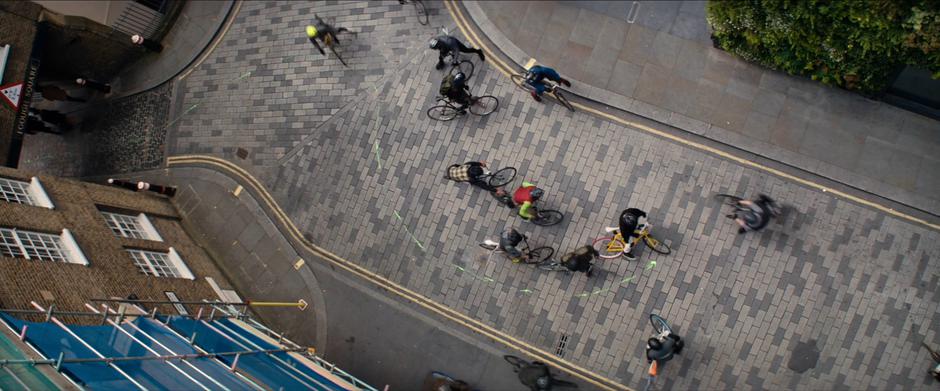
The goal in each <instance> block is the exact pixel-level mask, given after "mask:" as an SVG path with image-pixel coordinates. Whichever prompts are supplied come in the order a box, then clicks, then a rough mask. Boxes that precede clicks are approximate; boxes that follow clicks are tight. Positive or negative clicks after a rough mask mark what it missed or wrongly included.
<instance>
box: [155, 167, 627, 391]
mask: <svg viewBox="0 0 940 391" xmlns="http://www.w3.org/2000/svg"><path fill="white" fill-rule="evenodd" d="M183 164H206V165H210V166H214V167H218V168H220V169H222V170H225V171H227V172H229V173H230V174H232V175H234V176H237V177H238V178H241V179H242V180H243V181H244V182H246V183H247V184H248V185H250V187H251V188H252V189H254V190H255V192H256V193H257V194H258V195H259V196H260V197H261V200H262V201H263V202H264V203H265V204H266V205H267V206H268V208H269V209H270V210H271V211H272V212H273V213H274V214H275V217H276V218H277V220H278V221H279V222H280V223H281V224H282V225H283V226H284V227H285V228H286V229H287V232H288V234H289V235H290V236H291V237H292V238H293V239H294V240H295V241H296V242H298V243H300V244H301V245H303V246H304V248H306V249H307V250H308V251H310V252H312V253H314V254H317V255H318V256H320V257H322V258H324V259H326V260H328V261H330V262H332V263H333V264H335V265H336V266H339V267H341V268H343V269H344V270H346V271H348V272H350V273H353V274H356V275H358V276H359V277H362V278H364V279H366V280H369V281H371V282H373V283H375V284H376V285H378V286H380V287H382V288H385V289H387V290H388V291H390V292H392V293H395V294H397V295H398V296H400V297H402V298H404V299H406V300H409V301H411V302H414V303H416V304H418V305H421V306H422V307H424V308H425V309H427V310H429V311H432V312H434V313H436V314H438V315H440V316H443V317H445V318H447V319H450V320H451V321H453V322H455V323H457V324H459V325H461V326H464V327H466V328H468V329H470V330H472V331H475V332H477V333H480V334H483V335H484V336H487V337H489V338H491V339H493V340H494V341H496V342H499V343H501V344H503V345H506V346H507V347H509V348H511V349H515V350H518V351H521V352H524V353H525V354H527V355H529V356H530V357H533V358H535V359H537V360H539V361H542V362H545V363H547V364H552V365H553V366H555V367H556V368H558V369H560V370H562V371H565V372H567V373H569V374H571V375H573V376H575V377H578V378H580V379H582V380H584V381H586V382H588V383H591V384H593V385H595V386H597V387H599V388H601V389H604V390H608V391H611V390H616V389H621V390H630V388H628V387H626V386H623V385H621V384H618V383H617V382H615V381H613V380H610V379H607V378H605V377H603V376H600V375H598V374H596V373H593V372H591V371H589V370H587V369H584V368H582V367H580V366H577V365H575V364H573V363H570V362H568V361H565V360H561V359H559V358H558V357H556V356H554V355H553V354H551V353H549V352H546V351H544V350H542V349H539V348H537V347H535V346H532V345H529V344H528V343H526V342H523V341H521V340H519V339H517V338H515V337H513V336H511V335H508V334H505V333H503V332H501V331H499V330H496V329H494V328H492V327H489V326H487V325H485V324H483V323H480V322H479V321H477V320H475V319H473V318H470V317H469V316H467V315H464V314H462V313H460V312H457V311H455V310H453V309H451V308H450V307H447V306H445V305H443V304H440V303H437V302H435V301H433V300H431V299H430V298H427V297H425V296H423V295H421V294H419V293H417V292H414V291H412V290H410V289H408V288H405V287H403V286H401V285H398V284H397V283H395V282H394V281H391V280H389V279H387V278H385V277H383V276H381V275H378V274H375V273H373V272H371V271H369V270H367V269H365V268H363V267H361V266H359V265H356V264H354V263H352V262H349V261H347V260H345V259H343V258H341V257H339V256H337V255H335V254H333V253H331V252H329V251H328V250H326V249H323V248H321V247H319V246H317V245H315V244H313V243H310V242H309V241H307V239H306V238H305V237H304V236H303V234H302V233H301V232H300V229H298V228H297V226H296V225H294V223H293V221H291V220H290V218H288V217H287V213H285V212H284V211H283V210H282V209H281V208H280V206H279V205H278V204H277V202H276V201H275V200H274V197H272V196H271V194H270V193H268V191H267V189H265V188H264V185H262V184H261V182H260V181H258V180H257V179H255V177H254V176H252V175H251V174H250V173H249V172H248V171H246V170H244V169H243V168H241V167H239V166H237V165H235V164H234V163H231V162H229V161H227V160H225V159H221V158H217V157H214V156H205V155H180V156H172V157H170V158H168V159H167V166H169V167H172V166H176V165H183ZM585 374H590V376H591V377H589V376H587V375H585ZM592 377H593V378H592ZM596 379H600V380H601V381H603V382H606V383H608V384H604V383H601V382H599V381H598V380H596Z"/></svg>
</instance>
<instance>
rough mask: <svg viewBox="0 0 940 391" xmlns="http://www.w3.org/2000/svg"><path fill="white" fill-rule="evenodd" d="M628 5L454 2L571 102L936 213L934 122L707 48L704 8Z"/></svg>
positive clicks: (939, 166)
mask: <svg viewBox="0 0 940 391" xmlns="http://www.w3.org/2000/svg"><path fill="white" fill-rule="evenodd" d="M633 3H635V2H621V1H610V2H606V1H539V2H533V1H514V2H486V1H479V2H478V1H465V2H462V3H460V4H462V6H463V7H464V9H465V11H466V15H467V16H468V17H470V18H471V19H472V20H473V22H474V23H475V24H476V25H477V27H478V28H479V30H481V31H482V32H483V33H484V34H485V35H486V37H487V38H488V39H489V40H491V41H492V42H493V44H495V46H496V47H497V48H498V49H499V50H500V51H502V52H503V53H504V54H505V55H506V56H508V57H509V58H510V59H511V60H512V61H514V62H515V63H516V64H517V65H520V67H521V65H522V64H525V63H526V62H527V61H528V60H529V58H535V59H536V60H537V61H538V63H539V64H545V65H549V66H552V67H554V68H556V69H557V70H558V71H559V72H560V73H561V74H562V75H563V76H565V77H567V78H569V79H571V80H572V84H573V88H572V90H573V91H574V92H575V93H577V94H579V95H581V96H584V97H586V98H589V99H592V100H595V101H598V102H600V103H603V104H607V105H610V106H613V107H617V108H620V109H622V110H626V111H629V112H632V113H636V114H639V115H641V116H644V117H648V118H651V119H654V120H657V121H659V122H662V123H665V124H667V125H670V126H673V127H676V128H679V129H682V130H685V131H688V132H691V133H694V134H697V135H700V136H704V137H707V138H710V139H712V140H715V141H718V142H721V143H724V144H728V145H731V146H734V147H737V148H740V149H743V150H746V151H748V152H752V153H755V154H758V155H762V156H764V157H767V158H769V159H772V160H777V161H780V162H782V163H785V164H788V165H791V166H794V167H797V168H800V169H803V170H806V171H809V172H812V173H814V174H817V175H820V176H823V177H826V178H828V179H831V180H834V181H837V182H841V183H844V184H846V185H848V186H851V187H856V188H859V189H862V190H864V191H866V192H869V193H873V194H875V195H878V196H881V197H885V198H888V199H890V200H892V201H896V202H899V203H901V204H905V205H907V206H910V207H913V208H916V209H921V210H923V211H926V212H928V213H931V214H934V215H940V191H938V190H940V175H938V174H937V172H938V170H940V158H938V156H937V151H940V122H938V121H935V120H932V119H928V118H926V117H923V116H920V115H918V114H914V113H911V112H908V111H905V110H902V109H899V108H896V107H893V106H890V105H887V104H884V103H881V102H877V101H873V100H869V99H865V98H863V97H861V96H859V95H856V94H853V93H850V92H847V91H843V90H840V89H836V88H830V87H826V86H824V85H822V84H820V83H817V82H813V81H811V80H809V79H805V78H802V77H794V76H788V75H786V74H783V73H780V72H776V71H773V70H769V69H766V68H763V67H760V66H757V65H754V64H750V63H747V62H745V61H743V60H741V59H739V58H737V57H733V56H731V55H730V54H728V53H725V52H724V51H721V50H718V49H715V48H713V47H712V44H711V40H710V38H709V32H708V26H707V23H706V21H705V2H703V1H682V2H654V1H641V2H638V3H637V4H638V8H637V9H634V10H633V16H631V8H632V6H633ZM631 19H632V21H633V23H631Z"/></svg>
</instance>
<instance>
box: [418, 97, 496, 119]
mask: <svg viewBox="0 0 940 391" xmlns="http://www.w3.org/2000/svg"><path fill="white" fill-rule="evenodd" d="M437 102H438V103H440V104H438V105H437V106H434V107H431V108H430V109H428V118H430V119H433V120H437V121H450V120H452V119H454V118H457V116H458V115H463V114H466V112H467V110H466V109H461V108H459V107H457V106H455V105H454V103H453V102H451V101H450V99H447V98H445V97H443V96H438V97H437ZM497 107H499V99H496V97H495V96H493V95H483V96H471V97H470V106H469V111H470V113H471V114H474V115H479V116H485V115H490V114H492V113H493V112H494V111H496V108H497Z"/></svg>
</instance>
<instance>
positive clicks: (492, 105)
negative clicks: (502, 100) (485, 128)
mask: <svg viewBox="0 0 940 391" xmlns="http://www.w3.org/2000/svg"><path fill="white" fill-rule="evenodd" d="M497 107H499V99H496V97H495V96H493V95H483V96H478V97H476V98H475V99H474V101H473V103H471V104H470V112H471V113H473V114H476V115H489V114H490V113H492V112H494V111H496V108H497Z"/></svg>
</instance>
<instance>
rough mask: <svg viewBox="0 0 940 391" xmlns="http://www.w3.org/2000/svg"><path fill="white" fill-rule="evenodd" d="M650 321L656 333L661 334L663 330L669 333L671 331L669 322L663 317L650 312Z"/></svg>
mask: <svg viewBox="0 0 940 391" xmlns="http://www.w3.org/2000/svg"><path fill="white" fill-rule="evenodd" d="M650 323H652V324H653V330H656V334H662V333H663V331H668V332H669V333H670V334H671V333H672V329H671V328H670V327H669V323H666V319H663V318H662V317H661V316H659V315H656V314H650Z"/></svg>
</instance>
